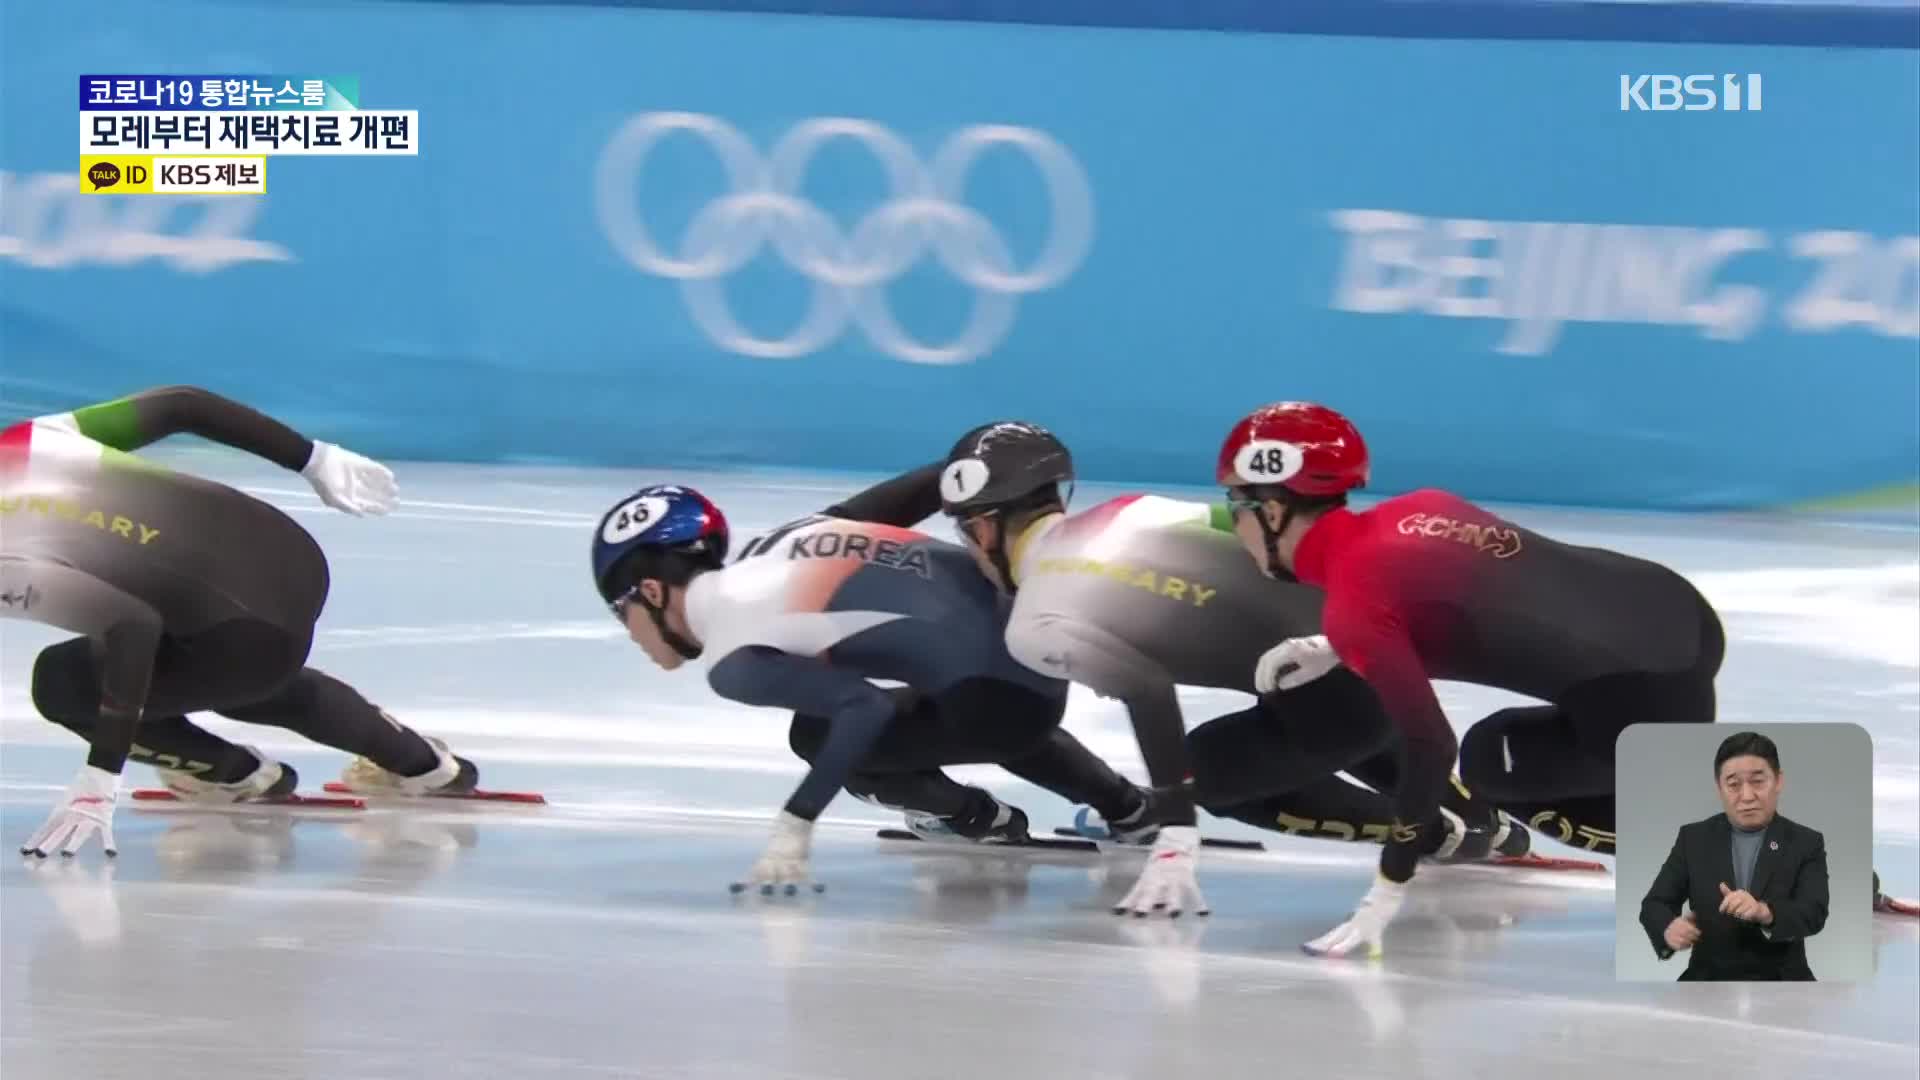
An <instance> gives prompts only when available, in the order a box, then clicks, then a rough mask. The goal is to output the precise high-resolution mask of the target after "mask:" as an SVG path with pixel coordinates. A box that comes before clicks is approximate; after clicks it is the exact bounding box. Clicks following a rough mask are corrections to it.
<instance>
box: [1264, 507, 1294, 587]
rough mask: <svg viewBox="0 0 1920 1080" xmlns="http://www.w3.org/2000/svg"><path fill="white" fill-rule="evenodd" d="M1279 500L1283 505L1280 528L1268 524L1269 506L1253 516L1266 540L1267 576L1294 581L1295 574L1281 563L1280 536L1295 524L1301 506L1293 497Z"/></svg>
mask: <svg viewBox="0 0 1920 1080" xmlns="http://www.w3.org/2000/svg"><path fill="white" fill-rule="evenodd" d="M1279 501H1280V505H1281V506H1282V507H1283V509H1282V510H1281V511H1280V527H1279V528H1277V529H1276V528H1274V527H1273V526H1271V525H1268V524H1267V508H1266V507H1265V506H1262V507H1261V508H1260V512H1259V513H1257V514H1255V515H1253V516H1254V518H1255V519H1256V520H1258V521H1259V522H1260V536H1261V538H1262V539H1263V540H1265V541H1266V547H1267V576H1268V577H1271V578H1278V579H1280V580H1281V581H1294V580H1296V579H1295V578H1294V576H1293V574H1292V573H1290V572H1289V571H1288V570H1287V568H1286V567H1284V566H1282V565H1280V537H1281V535H1282V534H1284V533H1285V532H1286V531H1287V526H1288V525H1291V524H1293V515H1294V514H1295V513H1297V512H1298V511H1299V509H1300V508H1299V507H1298V506H1296V505H1295V504H1294V502H1293V500H1291V499H1281V500H1279Z"/></svg>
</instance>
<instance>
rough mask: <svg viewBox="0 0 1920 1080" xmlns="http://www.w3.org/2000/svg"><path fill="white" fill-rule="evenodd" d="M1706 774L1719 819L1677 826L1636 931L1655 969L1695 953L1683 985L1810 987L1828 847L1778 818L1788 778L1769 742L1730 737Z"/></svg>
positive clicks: (1823, 920) (1823, 914)
mask: <svg viewBox="0 0 1920 1080" xmlns="http://www.w3.org/2000/svg"><path fill="white" fill-rule="evenodd" d="M1713 769H1714V776H1715V780H1716V787H1717V788H1718V790H1719V793H1720V802H1721V805H1723V806H1725V807H1726V813H1724V814H1715V815H1714V816H1712V817H1710V818H1708V819H1706V820H1705V821H1696V822H1693V823H1692V824H1690V825H1682V826H1681V827H1680V835H1679V836H1678V837H1676V838H1675V839H1674V842H1673V851H1672V852H1671V853H1669V854H1668V855H1667V862H1666V865H1665V866H1662V867H1661V868H1660V874H1659V876H1658V877H1656V878H1654V879H1653V887H1652V888H1650V889H1648V890H1647V895H1646V898H1645V899H1643V900H1642V901H1640V925H1641V926H1644V927H1646V930H1647V937H1648V939H1649V940H1651V941H1652V942H1653V951H1654V952H1655V953H1657V954H1659V956H1660V959H1662V960H1666V959H1668V958H1670V957H1672V956H1673V954H1674V953H1676V952H1679V951H1681V950H1683V949H1692V950H1693V956H1692V957H1691V958H1689V959H1688V961H1687V970H1686V971H1685V972H1683V973H1682V974H1681V976H1680V980H1681V981H1682V982H1688V981H1716V980H1742V981H1745V980H1753V981H1761V980H1766V981H1774V980H1790V981H1801V982H1812V981H1813V969H1811V968H1809V967H1808V966H1807V945H1806V940H1807V939H1808V938H1810V937H1812V936H1813V935H1815V934H1817V933H1819V932H1820V930H1821V928H1822V927H1824V926H1826V924H1827V846H1826V840H1825V839H1824V838H1822V837H1821V835H1820V834H1819V833H1818V832H1815V831H1814V830H1812V829H1809V828H1807V827H1806V826H1805V825H1801V824H1798V823H1796V822H1793V821H1790V820H1788V819H1787V818H1785V817H1782V816H1781V815H1780V814H1779V812H1778V810H1777V809H1776V808H1777V806H1778V805H1779V802H1780V791H1781V789H1782V788H1783V787H1784V786H1785V777H1784V776H1783V775H1782V774H1781V771H1780V751H1779V749H1778V748H1777V747H1775V746H1774V744H1773V740H1772V739H1769V738H1767V737H1766V736H1765V735H1759V734H1755V733H1754V732H1750V731H1743V732H1741V733H1739V734H1737V735H1730V736H1728V737H1727V739H1726V740H1725V741H1724V742H1722V743H1721V744H1720V750H1719V752H1718V753H1716V754H1715V755H1714V758H1713ZM1688 902H1690V903H1691V905H1692V908H1693V910H1691V911H1689V912H1687V913H1686V914H1684V915H1683V914H1681V912H1680V905H1681V904H1683V903H1688Z"/></svg>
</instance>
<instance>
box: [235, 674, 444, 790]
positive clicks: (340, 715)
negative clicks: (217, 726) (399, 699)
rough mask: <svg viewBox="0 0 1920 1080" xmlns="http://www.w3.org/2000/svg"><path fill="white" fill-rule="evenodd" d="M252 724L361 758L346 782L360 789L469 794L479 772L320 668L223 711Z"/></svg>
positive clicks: (354, 764)
mask: <svg viewBox="0 0 1920 1080" xmlns="http://www.w3.org/2000/svg"><path fill="white" fill-rule="evenodd" d="M219 712H220V714H221V715H223V716H227V717H230V718H232V719H235V720H242V721H245V722H247V723H249V724H265V725H267V726H270V727H277V728H285V729H286V730H288V731H292V732H295V733H297V734H299V735H301V736H302V737H304V738H307V739H310V740H312V741H314V742H317V743H319V744H321V745H322V746H330V747H333V748H334V749H336V750H344V751H346V752H347V753H350V754H354V755H356V756H357V758H358V760H356V761H354V762H353V763H352V764H351V765H349V766H348V767H347V772H346V775H345V780H346V783H347V784H348V786H350V787H352V788H354V789H356V790H368V791H373V790H388V789H393V790H399V791H402V792H408V793H413V794H423V793H426V792H428V791H435V790H443V789H446V788H447V787H448V785H453V784H455V782H456V781H459V783H458V785H457V786H459V787H461V788H462V789H465V790H470V789H471V788H472V787H473V783H472V781H473V780H474V779H476V778H477V774H475V775H473V776H468V775H467V773H468V772H470V771H471V766H470V764H463V761H462V759H459V758H455V757H454V756H453V755H452V754H450V753H449V752H447V750H446V748H445V746H444V744H440V745H436V743H435V742H434V741H432V740H429V739H427V738H426V737H425V736H423V735H421V734H420V733H419V732H417V731H414V730H413V729H412V728H409V727H407V726H405V725H403V724H401V723H400V722H399V721H398V720H395V719H394V718H393V717H392V716H391V715H390V714H389V713H388V712H387V711H386V710H385V709H382V708H380V707H379V706H378V705H375V704H373V703H372V702H370V701H368V700H367V699H366V698H365V697H364V696H363V695H362V694H361V693H360V692H359V691H358V690H355V689H354V688H353V687H351V686H348V685H347V684H346V683H343V682H341V681H340V680H339V679H336V678H334V677H333V676H331V675H328V674H327V673H326V672H324V671H319V670H317V669H315V668H302V669H301V670H300V672H299V673H298V674H296V675H295V676H294V677H293V678H292V679H290V680H288V681H287V683H286V685H285V686H282V687H281V688H280V689H279V690H278V691H276V692H275V693H273V694H272V695H270V696H268V697H266V698H264V699H262V700H260V701H255V702H250V703H248V704H245V705H239V706H230V707H227V708H223V709H221V710H219Z"/></svg>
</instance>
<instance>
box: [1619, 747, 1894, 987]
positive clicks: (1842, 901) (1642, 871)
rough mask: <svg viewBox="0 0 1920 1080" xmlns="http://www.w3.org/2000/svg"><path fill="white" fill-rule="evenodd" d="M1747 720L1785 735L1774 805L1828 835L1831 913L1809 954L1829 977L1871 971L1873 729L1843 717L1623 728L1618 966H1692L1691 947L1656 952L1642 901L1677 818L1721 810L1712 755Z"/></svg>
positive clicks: (1671, 972)
mask: <svg viewBox="0 0 1920 1080" xmlns="http://www.w3.org/2000/svg"><path fill="white" fill-rule="evenodd" d="M1741 731H1755V732H1759V733H1760V734H1762V735H1765V736H1766V737H1768V738H1770V739H1772V740H1773V741H1774V744H1775V745H1776V746H1777V747H1779V750H1780V772H1781V774H1782V776H1783V777H1784V778H1785V780H1786V786H1785V788H1784V789H1783V790H1782V791H1781V793H1780V803H1779V813H1780V814H1781V815H1782V816H1784V817H1787V818H1790V819H1792V820H1793V821H1796V822H1798V823H1799V824H1801V825H1804V826H1806V827H1807V828H1809V829H1816V830H1818V831H1819V833H1820V835H1821V836H1822V837H1824V838H1825V840H1826V845H1827V879H1828V897H1829V903H1828V909H1827V925H1826V928H1825V929H1824V930H1822V931H1821V932H1820V933H1818V934H1815V935H1814V936H1813V937H1811V938H1808V939H1807V966H1808V967H1810V968H1812V969H1813V977H1814V978H1815V979H1818V980H1820V981H1822V982H1859V981H1865V980H1870V979H1872V978H1873V976H1874V948H1873V912H1872V901H1873V740H1872V738H1871V737H1870V736H1868V734H1867V732H1866V730H1865V729H1864V728H1862V727H1860V726H1859V725H1857V724H1844V723H1817V724H1634V725H1633V726H1631V727H1629V728H1627V729H1626V730H1625V731H1622V732H1621V733H1620V738H1619V741H1618V742H1616V743H1615V744H1614V762H1615V765H1614V776H1615V778H1616V784H1617V788H1616V790H1617V791H1618V795H1617V799H1618V802H1617V807H1618V809H1617V812H1616V817H1615V830H1614V831H1615V834H1616V837H1617V840H1616V853H1615V862H1614V930H1615V939H1614V946H1613V970H1614V976H1615V978H1619V979H1628V980H1636V981H1659V982H1672V981H1674V980H1675V979H1678V978H1679V977H1680V973H1681V972H1683V971H1685V970H1686V967H1687V959H1688V955H1689V954H1688V953H1686V952H1679V953H1675V954H1674V956H1673V959H1671V960H1666V961H1662V960H1661V959H1660V958H1659V957H1658V956H1656V955H1655V954H1654V951H1653V946H1652V944H1651V943H1649V942H1648V941H1647V934H1646V931H1645V930H1644V929H1642V928H1641V926H1640V901H1641V900H1642V899H1643V898H1645V896H1646V895H1647V890H1648V889H1649V888H1651V887H1652V886H1653V879H1654V877H1655V876H1657V875H1658V874H1659V873H1660V866H1661V864H1662V863H1664V862H1665V861H1666V859H1667V853H1668V852H1670V851H1672V850H1673V841H1674V837H1675V836H1677V835H1678V834H1679V831H1680V826H1682V825H1684V824H1686V823H1688V822H1692V821H1699V820H1701V819H1703V818H1707V817H1711V816H1713V815H1714V814H1723V813H1725V810H1724V808H1723V807H1722V806H1721V805H1720V797H1719V795H1718V794H1717V792H1716V790H1715V786H1714V771H1713V755H1714V753H1715V751H1717V750H1718V749H1719V748H1720V743H1721V741H1722V740H1724V739H1725V738H1727V736H1729V735H1733V734H1735V733H1737V732H1741ZM1727 884H1728V885H1730V886H1731V885H1732V884H1733V882H1731V881H1729V882H1728V883H1727ZM1715 891H1718V890H1715ZM1683 910H1684V909H1683Z"/></svg>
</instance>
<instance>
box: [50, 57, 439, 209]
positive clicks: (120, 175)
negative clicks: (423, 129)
mask: <svg viewBox="0 0 1920 1080" xmlns="http://www.w3.org/2000/svg"><path fill="white" fill-rule="evenodd" d="M419 153H420V114H419V111H418V110H415V109H363V108H361V107H360V80H359V78H357V77H355V76H333V75H329V76H317V75H82V76H80V190H81V191H82V192H83V193H86V194H96V195H97V194H133V195H264V194H266V190H267V188H266V172H267V166H266V159H267V158H268V157H272V156H279V157H296V156H308V157H311V156H362V157H368V156H416V155H418V154H419Z"/></svg>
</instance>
